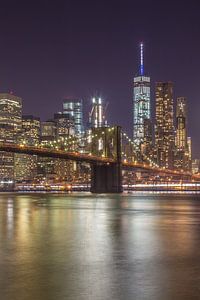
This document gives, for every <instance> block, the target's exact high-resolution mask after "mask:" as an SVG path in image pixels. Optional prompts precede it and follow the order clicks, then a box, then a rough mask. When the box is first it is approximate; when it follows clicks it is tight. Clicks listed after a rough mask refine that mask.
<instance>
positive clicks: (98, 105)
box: [89, 97, 107, 128]
mask: <svg viewBox="0 0 200 300" xmlns="http://www.w3.org/2000/svg"><path fill="white" fill-rule="evenodd" d="M105 110H106V108H105V105H104V103H103V100H102V99H101V97H93V98H92V109H91V112H90V114H89V123H90V127H92V128H99V127H105V126H107V121H106V119H105Z"/></svg>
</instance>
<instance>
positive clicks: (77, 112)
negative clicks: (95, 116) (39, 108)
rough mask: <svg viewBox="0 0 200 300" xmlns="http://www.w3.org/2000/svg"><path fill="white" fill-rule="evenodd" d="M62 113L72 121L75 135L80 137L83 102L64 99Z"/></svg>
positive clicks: (82, 130)
mask: <svg viewBox="0 0 200 300" xmlns="http://www.w3.org/2000/svg"><path fill="white" fill-rule="evenodd" d="M63 113H64V114H68V115H70V116H71V118H73V119H74V129H75V135H78V136H81V135H82V134H83V132H84V128H83V102H82V100H79V99H64V101H63Z"/></svg>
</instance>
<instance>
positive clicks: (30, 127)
mask: <svg viewBox="0 0 200 300" xmlns="http://www.w3.org/2000/svg"><path fill="white" fill-rule="evenodd" d="M17 143H18V144H24V145H29V146H36V145H38V144H39V143H40V118H38V117H35V116H33V115H23V116H22V129H21V131H20V132H19V135H18V138H17ZM14 170H15V181H16V182H19V181H26V182H27V181H28V182H30V181H31V182H32V181H34V180H35V179H36V176H37V156H36V155H28V154H15V168H14Z"/></svg>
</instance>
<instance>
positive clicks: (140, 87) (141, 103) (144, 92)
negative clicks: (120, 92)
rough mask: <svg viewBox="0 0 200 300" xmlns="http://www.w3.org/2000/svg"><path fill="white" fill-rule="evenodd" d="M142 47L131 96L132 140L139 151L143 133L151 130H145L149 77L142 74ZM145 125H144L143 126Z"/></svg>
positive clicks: (147, 117) (147, 118)
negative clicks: (137, 72)
mask: <svg viewBox="0 0 200 300" xmlns="http://www.w3.org/2000/svg"><path fill="white" fill-rule="evenodd" d="M143 49H144V45H143V43H141V44H140V68H139V74H138V76H136V77H135V78H134V95H133V139H134V142H135V144H136V145H138V146H139V147H140V149H141V146H142V144H143V143H144V141H145V133H148V132H151V130H145V126H146V125H147V124H150V122H148V121H147V122H145V120H149V121H150V116H151V114H150V77H147V76H145V72H144V55H143ZM145 124H146V125H145Z"/></svg>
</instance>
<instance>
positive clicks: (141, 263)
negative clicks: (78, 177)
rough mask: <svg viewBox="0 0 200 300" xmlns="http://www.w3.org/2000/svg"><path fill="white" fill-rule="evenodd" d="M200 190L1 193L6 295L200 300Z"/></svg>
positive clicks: (1, 295)
mask: <svg viewBox="0 0 200 300" xmlns="http://www.w3.org/2000/svg"><path fill="white" fill-rule="evenodd" d="M199 249H200V195H196V194H183V193H181V194H180V193H177V194H176V195H174V194H167V193H165V194H163V195H159V194H144V193H133V194H122V195H100V196H96V195H90V194H89V193H84V194H70V195H64V194H62V195H61V194H49V195H48V194H22V195H19V194H1V195H0V299H2V300H4V299H5V300H7V299H8V300H18V299H20V300H23V299H24V300H26V299H28V300H32V299H34V300H35V299H37V300H43V299H47V300H51V299H52V300H54V299H59V300H60V299H61V300H62V299H73V300H76V299H77V300H79V299H80V300H82V299H83V300H85V299H95V300H96V299H115V300H117V299H125V300H126V299H159V300H160V299H164V300H165V299H199V283H200V282H199V278H200V254H199Z"/></svg>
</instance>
